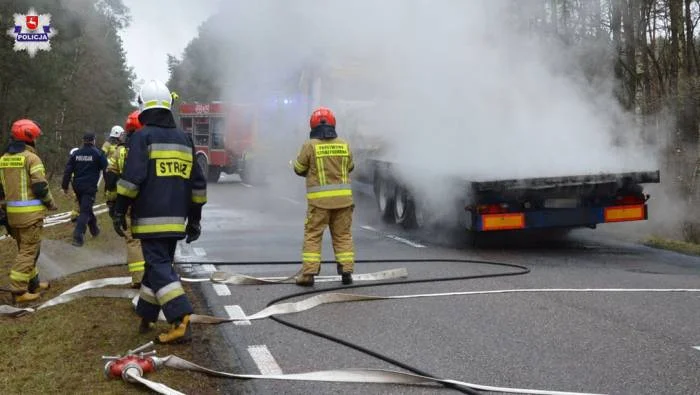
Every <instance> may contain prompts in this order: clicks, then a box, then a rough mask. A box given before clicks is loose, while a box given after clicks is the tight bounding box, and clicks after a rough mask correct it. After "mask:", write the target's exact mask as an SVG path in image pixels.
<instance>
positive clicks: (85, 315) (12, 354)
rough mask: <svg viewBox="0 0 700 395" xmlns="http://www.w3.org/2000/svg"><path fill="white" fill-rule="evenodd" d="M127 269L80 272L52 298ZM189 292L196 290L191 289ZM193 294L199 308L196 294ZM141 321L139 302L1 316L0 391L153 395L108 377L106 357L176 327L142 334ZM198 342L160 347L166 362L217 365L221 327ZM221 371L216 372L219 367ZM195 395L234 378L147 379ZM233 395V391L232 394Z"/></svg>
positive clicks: (59, 284)
mask: <svg viewBox="0 0 700 395" xmlns="http://www.w3.org/2000/svg"><path fill="white" fill-rule="evenodd" d="M123 274H124V273H123V269H122V268H121V267H105V268H99V269H94V270H90V271H86V272H81V273H77V274H74V275H71V276H68V277H66V278H62V279H59V280H56V281H53V282H52V284H51V289H50V290H48V291H47V292H46V297H42V300H48V299H50V298H51V297H53V296H56V295H58V294H59V293H61V292H63V291H65V290H67V289H68V288H70V287H72V286H74V285H76V284H79V283H81V282H83V281H87V280H91V279H96V278H105V277H115V276H120V275H123ZM188 288H189V287H188ZM187 291H188V295H190V296H192V301H193V302H194V303H195V305H196V307H195V308H196V309H199V308H200V307H199V305H201V301H200V300H199V299H198V297H197V295H196V293H195V292H192V290H191V289H188V290H187ZM0 295H1V296H2V297H1V298H0V304H9V303H11V300H10V297H9V295H8V294H0ZM138 323H139V318H138V317H137V316H136V314H135V313H134V311H133V307H132V304H131V300H127V299H107V298H84V299H79V300H75V301H72V302H69V303H66V304H63V305H58V306H54V307H49V308H46V309H42V310H40V311H38V312H36V313H33V314H27V315H24V316H22V317H19V318H0V338H2V339H3V341H2V342H0V355H2V356H3V358H2V359H3V363H2V364H0V388H3V391H2V393H3V394H45V393H56V392H58V393H66V394H84V393H91V394H124V393H148V392H149V391H148V390H147V389H145V387H142V386H141V385H136V384H128V383H125V382H124V381H123V380H121V379H107V378H106V377H105V376H104V374H103V368H104V365H105V362H103V361H102V360H101V357H102V356H103V355H121V354H124V353H125V352H126V351H127V350H128V349H130V348H135V347H137V346H140V345H142V344H145V343H147V342H149V341H150V340H153V338H154V337H155V336H156V335H157V334H158V333H160V332H162V331H165V330H167V329H168V325H167V324H166V323H164V322H159V323H158V324H157V327H156V330H155V331H153V332H151V333H148V334H139V333H138V330H137V327H138ZM193 329H194V330H193V335H194V336H193V337H194V339H193V341H192V343H190V344H187V345H172V346H160V345H158V346H156V350H157V351H158V354H157V355H159V356H166V355H170V354H175V355H178V356H179V357H182V358H185V359H187V360H190V361H193V362H195V363H198V364H202V365H205V366H212V362H211V356H210V355H208V351H207V350H208V347H207V346H208V344H209V343H210V338H212V337H214V336H216V334H215V332H214V331H215V328H214V327H213V326H209V325H197V326H195V327H194V328H193ZM215 368H216V367H215ZM147 378H149V379H151V380H154V381H158V382H162V383H163V384H166V385H168V386H170V387H172V388H174V389H177V390H179V391H182V392H184V393H188V394H218V393H222V386H224V385H226V384H229V385H230V380H229V383H225V382H226V381H227V380H225V379H219V378H210V377H207V376H205V375H203V374H200V373H194V372H183V371H177V370H174V369H167V368H165V369H163V370H160V371H157V372H155V373H152V374H150V375H147ZM224 392H225V391H224Z"/></svg>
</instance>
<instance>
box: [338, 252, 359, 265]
mask: <svg viewBox="0 0 700 395" xmlns="http://www.w3.org/2000/svg"><path fill="white" fill-rule="evenodd" d="M335 260H336V261H338V262H340V263H350V262H353V261H354V260H355V253H354V252H339V253H337V254H335Z"/></svg>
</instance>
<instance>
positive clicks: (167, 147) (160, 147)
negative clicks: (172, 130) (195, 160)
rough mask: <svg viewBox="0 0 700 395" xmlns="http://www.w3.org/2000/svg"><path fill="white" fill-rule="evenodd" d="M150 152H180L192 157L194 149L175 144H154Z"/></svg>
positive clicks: (150, 147)
mask: <svg viewBox="0 0 700 395" xmlns="http://www.w3.org/2000/svg"><path fill="white" fill-rule="evenodd" d="M149 151H151V152H152V151H180V152H184V153H186V154H190V155H191V154H192V147H190V146H187V145H184V144H175V143H153V144H151V145H150V146H149Z"/></svg>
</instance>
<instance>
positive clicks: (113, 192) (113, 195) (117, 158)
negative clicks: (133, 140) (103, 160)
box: [105, 144, 128, 201]
mask: <svg viewBox="0 0 700 395" xmlns="http://www.w3.org/2000/svg"><path fill="white" fill-rule="evenodd" d="M127 152H128V149H127V148H126V145H124V144H119V145H117V146H116V147H114V149H113V150H112V155H111V156H109V157H108V158H107V174H110V173H113V174H114V181H113V182H114V183H116V182H117V181H118V180H119V178H120V177H121V176H122V173H124V163H125V161H126V154H127ZM108 177H111V175H110V176H108ZM110 181H111V180H110ZM105 184H106V186H107V192H106V198H107V201H114V200H116V199H117V186H116V184H114V185H109V184H111V182H109V181H107V179H105Z"/></svg>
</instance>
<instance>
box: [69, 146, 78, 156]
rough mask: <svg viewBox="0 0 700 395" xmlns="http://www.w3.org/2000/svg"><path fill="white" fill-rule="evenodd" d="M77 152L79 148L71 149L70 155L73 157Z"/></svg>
mask: <svg viewBox="0 0 700 395" xmlns="http://www.w3.org/2000/svg"><path fill="white" fill-rule="evenodd" d="M77 150H78V148H77V147H76V148H73V149H71V150H70V155H73V154H74V153H75V151H77Z"/></svg>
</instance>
